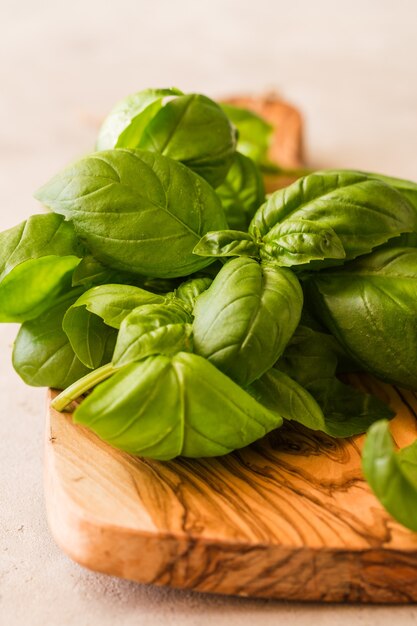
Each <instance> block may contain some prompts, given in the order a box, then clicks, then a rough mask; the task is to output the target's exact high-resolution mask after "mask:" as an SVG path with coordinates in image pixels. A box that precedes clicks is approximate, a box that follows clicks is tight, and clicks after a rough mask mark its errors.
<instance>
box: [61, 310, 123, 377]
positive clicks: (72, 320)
mask: <svg viewBox="0 0 417 626" xmlns="http://www.w3.org/2000/svg"><path fill="white" fill-rule="evenodd" d="M62 328H63V330H64V332H65V333H66V335H67V337H68V339H69V342H70V344H71V347H72V349H73V350H74V352H75V354H76V355H77V357H78V358H79V359H80V361H81V362H82V363H83V364H84V365H86V366H87V367H89V368H91V369H95V368H97V367H99V366H100V365H101V364H102V363H108V362H109V361H111V359H112V356H113V351H114V347H115V345H116V338H117V331H116V330H115V329H114V328H111V327H110V326H107V324H105V323H104V322H103V320H102V319H101V318H100V317H98V315H94V313H91V312H90V311H88V309H87V308H86V307H85V306H80V305H77V304H76V303H75V305H73V306H70V307H69V309H68V311H67V312H66V314H65V315H64V319H63V322H62Z"/></svg>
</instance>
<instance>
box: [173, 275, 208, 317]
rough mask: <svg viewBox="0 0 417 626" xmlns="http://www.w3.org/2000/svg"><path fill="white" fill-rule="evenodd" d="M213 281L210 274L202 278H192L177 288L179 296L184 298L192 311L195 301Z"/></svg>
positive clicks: (176, 293)
mask: <svg viewBox="0 0 417 626" xmlns="http://www.w3.org/2000/svg"><path fill="white" fill-rule="evenodd" d="M212 282H213V279H212V278H209V277H208V276H202V277H201V278H191V279H190V280H187V281H185V282H184V283H182V284H181V285H180V286H179V287H178V289H176V290H175V295H176V297H177V298H179V299H180V300H182V301H183V302H184V303H185V304H186V305H187V307H188V308H189V310H190V311H193V309H194V306H195V301H196V300H197V298H198V296H200V295H201V294H202V293H203V292H204V291H206V289H208V288H209V287H210V285H211V283H212Z"/></svg>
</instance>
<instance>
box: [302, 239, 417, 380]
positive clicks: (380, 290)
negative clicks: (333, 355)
mask: <svg viewBox="0 0 417 626" xmlns="http://www.w3.org/2000/svg"><path fill="white" fill-rule="evenodd" d="M305 285H306V294H307V299H308V300H309V302H310V303H311V304H312V305H314V306H315V309H316V313H317V314H318V316H319V318H320V319H321V321H322V322H323V323H324V324H326V326H327V327H328V328H329V330H330V331H331V332H332V334H333V335H334V336H335V337H336V339H337V340H338V341H339V342H340V343H341V344H342V346H343V348H344V349H345V350H346V352H347V353H348V354H349V355H351V356H352V357H353V358H354V360H355V361H356V362H358V363H359V365H361V366H362V367H363V368H364V369H365V370H367V371H369V372H371V373H373V374H375V375H376V376H378V377H379V378H382V379H383V380H386V381H387V382H391V383H394V384H398V385H401V386H404V387H409V388H411V389H417V369H416V354H417V325H416V317H417V298H416V293H417V250H416V249H414V248H392V249H382V250H381V249H380V250H376V251H375V252H373V253H372V254H370V255H368V256H365V257H362V258H360V259H357V260H356V261H354V262H352V263H349V264H347V265H346V266H345V267H343V268H340V269H337V270H336V269H333V270H328V271H325V272H320V273H317V274H315V275H314V276H312V277H311V278H310V279H309V280H308V281H307V282H306V284H305Z"/></svg>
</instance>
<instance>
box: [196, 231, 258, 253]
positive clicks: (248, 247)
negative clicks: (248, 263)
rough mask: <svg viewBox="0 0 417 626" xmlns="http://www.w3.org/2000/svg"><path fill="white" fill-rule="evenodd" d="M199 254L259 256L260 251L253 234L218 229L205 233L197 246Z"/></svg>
mask: <svg viewBox="0 0 417 626" xmlns="http://www.w3.org/2000/svg"><path fill="white" fill-rule="evenodd" d="M193 253H194V254H198V255H199V256H215V257H227V256H251V257H258V256H259V251H258V246H257V245H256V243H255V241H254V239H253V237H252V235H249V234H248V233H243V232H241V231H240V230H218V231H214V232H209V233H206V234H205V235H204V237H202V238H201V239H200V241H199V242H198V244H197V245H196V246H195V248H194V250H193Z"/></svg>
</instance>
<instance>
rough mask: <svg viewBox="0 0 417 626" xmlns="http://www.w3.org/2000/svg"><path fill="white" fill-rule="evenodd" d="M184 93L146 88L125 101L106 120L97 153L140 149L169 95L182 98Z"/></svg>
mask: <svg viewBox="0 0 417 626" xmlns="http://www.w3.org/2000/svg"><path fill="white" fill-rule="evenodd" d="M179 95H182V91H180V90H179V89H176V88H172V89H144V90H143V91H139V92H138V93H134V94H132V95H131V96H128V97H127V98H124V99H123V100H122V101H121V102H118V103H117V104H116V106H115V107H114V109H113V110H112V111H111V112H110V114H109V115H108V116H107V117H106V119H105V120H104V122H103V124H102V126H101V128H100V131H99V135H98V139H97V145H96V148H97V150H109V149H111V148H137V147H138V144H139V141H140V138H141V137H142V135H143V131H144V130H145V128H146V126H147V125H148V124H149V122H150V120H151V119H152V118H153V117H154V116H155V115H156V114H157V113H158V111H159V110H160V108H161V107H162V103H163V99H164V98H166V97H167V96H179Z"/></svg>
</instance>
